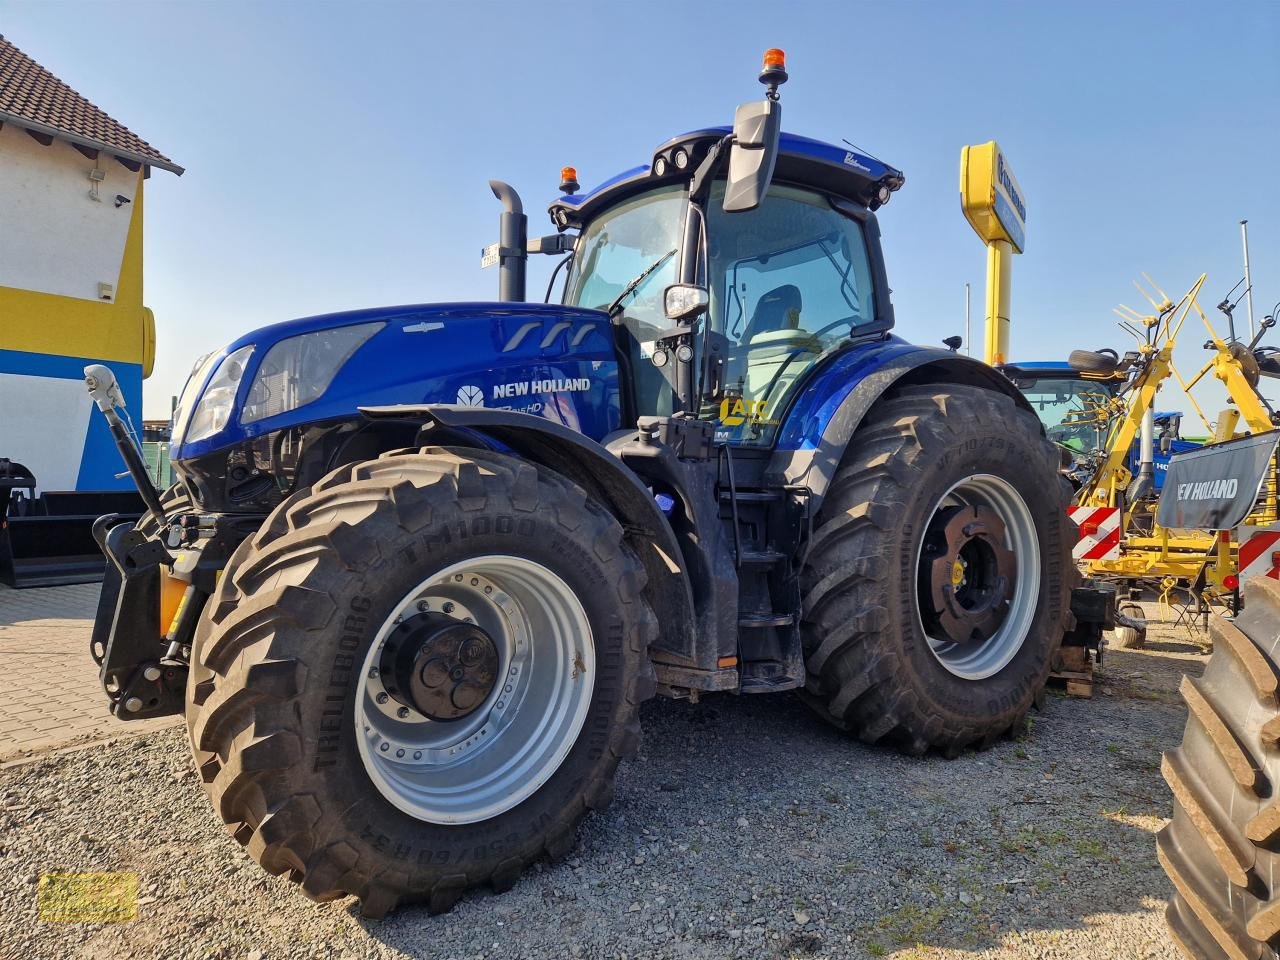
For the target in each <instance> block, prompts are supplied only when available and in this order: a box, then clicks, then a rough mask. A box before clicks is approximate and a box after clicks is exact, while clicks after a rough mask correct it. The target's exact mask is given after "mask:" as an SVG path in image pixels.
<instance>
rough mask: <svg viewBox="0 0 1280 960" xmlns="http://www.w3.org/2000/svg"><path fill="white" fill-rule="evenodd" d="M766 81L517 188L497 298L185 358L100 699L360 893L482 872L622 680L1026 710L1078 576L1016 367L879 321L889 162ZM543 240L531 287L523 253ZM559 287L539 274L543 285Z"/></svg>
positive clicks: (309, 888)
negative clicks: (798, 114)
mask: <svg viewBox="0 0 1280 960" xmlns="http://www.w3.org/2000/svg"><path fill="white" fill-rule="evenodd" d="M760 79H761V81H762V82H763V83H765V85H766V87H767V95H766V97H765V98H764V99H763V100H761V101H759V102H750V103H746V104H744V105H742V106H740V107H739V108H738V110H737V113H736V117H735V121H734V124H733V126H732V128H728V127H722V128H711V129H705V130H698V131H695V132H693V133H688V134H685V135H683V136H679V137H676V138H674V139H672V140H669V141H668V142H666V143H664V144H663V145H662V146H660V147H659V148H658V149H657V150H656V151H655V152H654V154H653V156H652V157H651V158H650V159H649V161H648V162H647V163H645V164H644V165H642V166H639V167H636V168H634V169H632V170H629V171H627V172H626V173H623V174H621V175H619V176H617V177H614V178H613V179H611V180H608V181H607V182H605V183H603V184H602V185H600V186H599V187H597V188H596V189H594V190H590V191H585V192H584V191H581V190H580V189H579V188H578V184H577V183H576V182H575V179H576V178H575V176H574V175H573V173H572V171H569V170H566V171H565V176H564V180H565V182H564V184H563V185H562V194H563V195H562V196H559V197H558V198H557V199H556V200H554V201H553V202H552V203H551V205H550V216H551V220H552V223H553V224H554V227H555V233H553V234H551V235H550V236H547V237H543V238H540V239H539V238H528V237H526V226H525V225H526V220H525V217H524V213H523V209H522V207H521V205H520V201H519V198H518V196H517V195H516V194H515V192H514V191H513V190H511V188H509V187H507V186H506V185H504V184H501V183H496V182H495V183H494V184H492V186H493V188H494V190H495V193H496V194H497V195H498V196H499V198H500V199H502V200H503V201H504V203H505V205H506V212H505V213H504V214H503V216H502V238H501V241H500V243H499V244H498V245H497V247H496V249H494V248H491V249H490V250H489V251H488V253H487V255H488V256H489V257H490V258H491V259H496V260H497V261H498V268H499V275H500V278H501V279H500V287H501V291H502V295H501V299H500V301H499V302H494V303H448V304H430V305H415V306H399V307H389V308H379V309H370V310H359V311H354V312H350V313H340V314H331V315H325V316H318V317H310V318H306V319H302V320H295V321H292V322H288V323H282V324H279V325H276V326H271V327H266V328H264V329H261V330H255V331H253V332H252V333H249V334H246V335H245V336H243V337H241V338H240V339H238V340H236V341H234V342H232V343H231V344H229V345H228V346H227V347H226V348H225V349H223V350H219V351H217V352H215V353H213V354H211V355H209V356H207V357H204V358H202V359H201V360H200V361H199V362H197V363H196V364H195V367H194V369H193V370H192V373H191V377H190V380H189V381H188V383H187V386H186V388H185V389H184V390H183V392H182V396H181V399H180V402H179V405H178V408H177V410H176V412H175V416H174V432H173V439H172V443H173V446H172V456H173V468H174V472H175V475H176V476H177V477H178V478H179V479H178V481H177V483H176V485H175V486H174V487H173V488H172V489H170V490H169V491H168V492H167V493H165V494H164V495H163V496H160V495H158V494H157V493H156V491H155V490H153V489H152V488H151V487H150V486H149V485H148V484H147V483H146V479H145V473H144V472H143V471H142V470H141V468H140V467H139V466H138V464H137V462H136V460H137V458H136V451H135V450H134V448H133V446H132V444H131V441H130V439H129V437H128V434H127V431H126V429H125V428H124V426H123V425H122V424H121V423H120V420H121V418H120V416H119V415H118V414H117V410H116V399H117V398H116V396H115V395H114V394H113V392H112V389H111V382H110V379H111V378H110V373H109V371H105V370H103V369H102V368H91V369H90V370H89V371H87V378H88V381H89V386H90V390H91V392H92V393H93V395H94V397H95V399H96V400H97V402H98V405H99V407H100V408H101V409H102V410H103V412H104V413H105V414H106V415H107V418H108V420H109V421H111V423H112V427H113V429H114V430H115V432H116V436H117V439H118V444H119V446H120V449H121V452H122V454H123V455H124V457H125V459H126V462H127V463H129V465H130V468H131V469H132V470H133V471H134V472H135V475H136V476H137V478H138V480H139V486H140V489H141V490H142V492H143V495H144V497H145V498H146V499H147V500H148V504H149V513H148V514H147V515H146V516H144V518H143V520H142V521H141V522H140V523H138V524H137V525H136V526H134V525H131V524H127V523H113V522H112V518H111V517H109V516H108V517H104V518H102V520H100V521H99V523H98V525H97V528H96V534H97V536H98V539H99V542H100V544H101V546H102V548H103V551H104V552H105V554H106V555H107V557H108V558H109V559H110V560H111V566H112V568H113V570H112V573H111V575H110V576H109V577H108V580H107V582H106V583H105V585H104V590H103V599H102V604H101V608H100V610H99V614H98V619H97V622H96V626H95V629H94V636H93V652H94V656H95V658H96V659H97V660H98V662H99V663H100V665H101V676H102V682H103V685H104V688H105V690H106V692H107V694H108V697H109V698H110V708H111V710H112V712H113V713H114V714H115V715H116V716H117V717H119V718H121V719H125V720H128V719H135V718H143V717H154V716H157V715H162V714H171V713H177V712H185V714H186V720H187V725H188V729H189V732H190V741H191V746H192V749H193V751H194V755H195V758H196V763H197V766H198V769H199V772H200V775H201V778H202V779H203V781H204V786H205V790H206V791H207V793H208V796H209V797H210V799H211V800H212V802H213V805H214V807H215V809H216V810H217V812H218V814H219V816H221V818H222V819H223V820H224V821H225V822H226V824H227V825H228V827H229V829H230V830H231V832H232V833H233V835H234V837H235V838H236V840H238V841H239V842H240V843H241V844H243V845H244V846H245V847H246V848H247V850H248V851H249V853H250V854H251V855H252V856H253V857H254V858H255V859H256V860H257V861H258V862H259V863H260V864H261V865H262V866H263V867H264V868H265V869H266V870H268V871H270V872H271V873H273V874H285V873H287V874H288V876H289V877H290V878H291V879H292V880H294V881H296V882H297V883H299V884H300V885H301V887H302V889H303V891H304V892H305V893H306V894H307V895H309V896H311V897H313V898H315V899H319V900H324V899H332V898H335V897H339V896H344V895H354V896H356V897H359V898H360V899H361V900H362V901H363V910H364V912H365V913H366V914H367V915H372V916H377V915H382V914H384V913H386V912H387V911H388V910H390V909H391V908H393V907H394V906H395V905H396V904H398V903H402V902H410V901H420V902H425V903H426V904H428V905H429V907H430V908H431V909H432V910H444V909H447V908H448V907H449V906H450V905H451V904H452V903H453V902H454V901H455V900H456V899H457V898H458V897H459V896H460V895H461V894H462V893H463V892H464V891H466V890H467V889H468V888H470V887H473V886H476V885H480V884H485V885H490V886H492V887H493V888H495V889H498V890H502V889H505V888H507V887H510V886H511V885H512V884H513V883H515V882H516V879H517V878H518V877H519V876H520V874H521V871H523V870H524V869H525V868H526V867H527V866H529V865H530V864H531V863H533V862H534V861H536V860H538V859H539V858H541V857H544V856H550V857H552V858H557V857H561V856H564V855H565V854H567V853H568V852H569V851H570V850H571V849H572V847H573V845H574V843H575V830H576V827H577V825H578V823H579V822H580V821H581V820H582V818H583V817H584V816H585V815H586V814H587V813H588V812H589V811H591V810H598V809H600V808H602V807H604V806H606V805H607V804H608V803H609V801H610V799H611V797H612V795H613V781H614V773H615V768H616V767H617V764H618V761H619V760H621V759H622V758H624V757H627V756H630V755H632V754H633V753H635V751H636V749H637V747H638V744H639V742H640V724H639V707H640V704H641V703H642V702H643V701H645V700H646V699H648V698H650V697H652V696H654V695H655V694H661V695H663V696H666V697H677V698H686V699H689V700H694V701H696V700H698V699H699V698H700V697H702V696H705V695H707V694H709V693H713V692H731V693H737V694H744V695H745V694H758V693H769V692H775V691H787V690H792V691H795V692H796V693H797V694H799V695H800V696H802V697H803V698H804V699H805V701H806V702H807V703H809V704H810V705H811V706H812V707H813V709H814V710H816V711H817V713H818V714H819V715H821V717H822V718H823V719H824V720H826V721H828V722H830V723H832V724H834V725H835V726H837V727H839V728H840V729H842V730H845V731H848V733H849V734H851V735H852V736H854V737H856V738H858V739H860V740H862V741H864V742H867V743H881V742H883V743H887V744H892V745H895V746H897V747H899V748H901V749H903V750H905V751H907V752H909V753H911V754H923V753H925V752H926V751H929V750H931V749H933V750H937V751H939V752H941V753H943V754H945V755H948V756H953V755H956V754H958V753H960V752H961V751H964V750H966V749H969V748H980V747H984V746H987V745H989V744H991V743H993V742H994V741H996V740H997V739H998V738H1001V737H1003V736H1005V735H1007V734H1009V733H1010V732H1011V731H1017V730H1020V729H1022V728H1023V726H1024V723H1025V717H1026V715H1027V712H1028V711H1029V710H1030V708H1031V707H1032V706H1033V705H1035V704H1037V703H1038V702H1039V701H1040V699H1041V698H1042V697H1043V691H1044V687H1045V682H1046V676H1047V674H1048V673H1049V671H1050V667H1051V661H1052V660H1053V658H1054V657H1055V654H1056V653H1057V651H1058V648H1059V646H1060V644H1061V643H1062V640H1063V635H1064V633H1066V632H1068V631H1071V630H1073V629H1077V628H1078V624H1079V622H1080V621H1081V620H1082V617H1083V614H1079V615H1073V613H1072V603H1073V591H1072V587H1073V585H1074V584H1075V573H1074V568H1073V566H1072V563H1071V546H1072V543H1073V541H1074V539H1075V538H1074V536H1073V531H1072V530H1071V528H1070V525H1069V522H1068V520H1067V518H1066V514H1065V512H1064V507H1065V505H1066V503H1067V500H1068V496H1069V493H1070V491H1069V488H1068V486H1067V484H1066V483H1065V481H1064V480H1063V479H1062V478H1061V476H1060V469H1059V468H1060V459H1059V455H1058V453H1057V452H1056V448H1055V447H1054V445H1053V443H1051V442H1050V441H1049V440H1048V439H1046V437H1045V435H1044V431H1043V429H1042V428H1041V424H1040V421H1039V420H1038V419H1037V418H1036V415H1035V413H1034V411H1033V410H1032V409H1031V407H1030V406H1029V404H1028V403H1027V401H1026V400H1025V399H1024V398H1023V396H1022V395H1021V394H1020V393H1019V392H1018V391H1017V389H1016V388H1015V387H1014V386H1013V384H1012V383H1011V382H1010V381H1009V380H1008V379H1007V378H1005V377H1003V376H1002V375H1000V374H999V373H997V372H996V371H994V370H992V369H991V368H989V367H987V366H985V365H983V364H981V363H979V362H977V361H974V360H970V359H968V358H967V357H965V356H962V355H960V354H958V353H957V352H955V351H954V350H945V349H935V348H930V347H922V346H915V345H912V344H910V343H907V342H906V341H904V340H902V339H900V338H899V337H897V336H895V335H894V334H893V333H892V328H893V325H894V314H893V307H892V305H891V303H890V299H889V284H888V281H887V279H886V275H885V265H884V260H883V257H882V254H881V247H880V231H879V226H878V222H877V218H876V214H875V211H876V210H877V209H878V208H879V207H881V206H882V205H883V204H884V203H886V202H887V201H888V200H889V199H890V197H891V196H892V194H893V192H894V191H895V190H897V189H899V188H900V187H901V186H902V184H903V176H902V173H901V172H900V171H898V170H896V169H894V168H893V167H890V166H888V165H886V164H884V163H881V162H880V161H878V160H875V159H873V158H871V157H869V156H864V155H863V154H861V153H858V152H857V151H855V150H852V149H846V148H845V147H839V146H833V145H831V144H827V143H822V142H819V141H817V140H811V139H808V138H805V137H800V136H793V135H790V134H786V133H782V132H781V129H780V109H781V108H780V103H779V99H778V85H779V84H781V83H782V82H784V81H785V80H786V72H785V69H784V65H783V63H782V62H781V59H780V57H779V56H778V55H777V54H771V55H770V57H769V58H767V60H766V66H765V69H764V71H763V72H762V74H761V77H760ZM533 251H536V252H558V253H560V254H562V255H563V262H562V263H561V267H562V268H563V269H564V275H563V276H564V279H563V288H562V292H561V294H560V297H559V301H560V302H558V303H529V302H526V301H525V296H524V294H525V290H524V272H525V266H526V258H527V255H528V253H530V252H533ZM548 299H550V295H549V296H548Z"/></svg>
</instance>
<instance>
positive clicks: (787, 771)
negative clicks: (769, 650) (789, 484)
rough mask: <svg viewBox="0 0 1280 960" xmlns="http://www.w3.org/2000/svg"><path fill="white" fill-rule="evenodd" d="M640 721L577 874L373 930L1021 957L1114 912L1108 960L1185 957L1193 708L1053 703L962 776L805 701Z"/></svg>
mask: <svg viewBox="0 0 1280 960" xmlns="http://www.w3.org/2000/svg"><path fill="white" fill-rule="evenodd" d="M1159 685H1160V686H1164V684H1163V683H1161V684H1159ZM1162 692H1163V691H1162ZM643 720H644V727H645V747H644V749H643V751H642V755H641V757H640V758H639V759H638V760H637V761H635V762H632V763H630V764H627V765H625V766H624V767H623V769H622V771H621V773H620V776H619V782H618V791H617V800H616V801H615V803H614V805H613V806H612V807H611V808H610V809H609V810H608V811H607V812H606V813H604V814H603V815H600V816H595V817H591V818H588V820H587V822H586V824H585V825H584V827H583V829H582V831H581V841H580V844H579V846H578V848H577V849H576V850H575V851H574V853H573V854H571V856H570V858H569V859H568V860H567V861H566V862H565V863H562V864H559V865H556V866H546V867H543V868H539V869H538V870H536V871H534V872H531V873H530V874H529V875H527V876H526V878H525V879H524V880H522V881H521V883H519V884H518V885H517V886H516V888H515V889H514V890H512V891H510V892H509V893H506V894H504V895H502V896H497V897H495V896H493V895H491V894H488V893H475V894H472V895H471V896H470V897H469V898H468V899H466V900H464V901H463V902H462V903H460V904H459V905H458V907H457V908H455V910H454V911H453V912H452V913H450V914H448V915H446V916H444V917H434V918H433V917H429V916H428V915H427V914H426V913H425V911H422V910H420V909H416V908H409V909H403V910H401V911H400V912H398V913H397V914H395V915H393V917H392V918H390V919H389V920H387V921H383V922H380V923H370V924H367V929H368V931H369V933H370V934H371V935H372V936H374V937H376V938H377V939H378V940H380V941H382V942H383V943H385V944H386V945H387V946H390V947H394V948H397V949H399V950H403V951H405V952H407V953H412V952H414V951H415V950H416V949H420V948H421V945H422V944H423V943H424V938H426V937H429V936H430V933H429V931H435V934H436V937H437V938H439V939H438V940H437V943H438V944H439V946H440V947H441V948H442V949H443V952H441V953H438V954H437V955H440V956H450V955H452V954H451V953H450V952H449V950H448V949H447V947H448V946H450V945H452V944H454V943H457V946H458V953H460V954H462V953H465V954H467V955H473V954H475V953H477V952H479V953H484V954H485V955H486V956H489V955H493V952H494V951H496V952H498V953H502V952H503V950H502V947H503V945H508V946H511V945H512V940H511V937H512V936H513V934H514V931H516V930H518V931H520V934H519V939H518V943H519V945H520V946H519V947H518V948H515V949H512V950H511V951H510V953H511V955H513V956H565V955H566V951H567V955H571V956H573V955H581V956H588V957H596V956H607V957H613V956H618V955H627V956H632V957H634V956H637V955H639V956H656V955H664V956H672V957H684V956H697V957H719V956H730V955H732V956H739V955H740V956H752V957H757V956H778V957H794V956H831V957H846V956H850V957H862V956H885V955H889V954H893V953H894V952H895V951H905V952H903V953H902V954H900V956H902V957H904V958H905V957H911V956H915V957H926V956H946V955H950V951H952V950H955V951H960V952H961V953H964V952H968V951H973V950H983V949H990V948H997V949H998V948H1001V947H1003V948H1004V949H1005V950H1007V951H1009V954H1008V955H1010V956H1022V955H1025V953H1024V950H1025V952H1031V951H1030V945H1031V944H1033V943H1034V944H1036V945H1037V949H1039V948H1046V949H1050V950H1051V948H1052V945H1053V944H1054V943H1055V942H1057V941H1058V940H1059V939H1061V938H1063V937H1064V936H1067V935H1069V934H1070V933H1071V932H1072V931H1082V930H1085V929H1086V928H1093V927H1096V926H1097V925H1098V923H1099V919H1098V918H1099V917H1100V916H1102V915H1106V914H1112V915H1120V916H1116V917H1114V918H1113V920H1112V925H1113V926H1114V927H1115V929H1116V930H1118V931H1120V932H1119V933H1117V934H1116V935H1117V936H1119V937H1121V941H1119V942H1117V943H1116V944H1115V945H1114V946H1113V947H1112V948H1111V949H1110V950H1102V949H1100V950H1099V951H1098V952H1097V953H1091V955H1095V956H1126V957H1128V956H1134V957H1136V956H1148V955H1150V956H1170V957H1172V956H1173V955H1174V954H1173V952H1172V947H1171V946H1170V945H1169V944H1168V942H1167V941H1166V940H1165V939H1164V934H1163V924H1162V921H1161V920H1160V913H1161V912H1162V908H1163V900H1164V899H1165V898H1166V897H1167V895H1168V892H1169V891H1168V886H1167V883H1166V881H1165V879H1164V876H1163V874H1162V873H1161V871H1160V869H1159V867H1158V865H1157V864H1156V860H1155V853H1154V837H1153V833H1154V831H1155V830H1156V829H1158V828H1159V826H1160V825H1161V822H1162V821H1161V819H1160V818H1162V817H1163V816H1164V815H1165V813H1166V812H1167V807H1168V804H1169V801H1168V798H1167V795H1166V792H1165V788H1164V785H1163V783H1162V781H1161V780H1160V775H1159V760H1160V752H1161V750H1163V749H1165V748H1166V747H1168V746H1171V745H1172V744H1173V743H1175V742H1177V740H1178V739H1179V738H1180V736H1181V726H1182V714H1181V711H1179V710H1176V709H1171V708H1170V707H1168V706H1166V705H1165V704H1164V703H1162V702H1154V701H1149V700H1142V699H1132V698H1129V697H1127V696H1108V695H1103V696H1100V697H1098V698H1096V699H1094V700H1092V701H1084V700H1068V699H1065V698H1060V697H1052V696H1051V697H1050V699H1049V702H1048V704H1047V707H1046V709H1045V710H1043V711H1041V712H1040V713H1038V714H1035V715H1034V720H1033V724H1032V726H1033V729H1032V731H1031V733H1030V735H1029V737H1027V738H1026V739H1025V740H1021V741H1009V742H1005V743H1002V744H999V745H997V746H996V747H994V748H992V749H991V750H989V751H986V752H984V753H981V754H976V755H975V754H969V755H966V756H963V757H961V758H959V759H957V760H954V761H950V762H948V761H944V760H942V759H941V758H937V757H928V758H924V759H912V758H907V757H902V756H899V755H897V754H895V753H892V752H889V751H887V750H882V749H874V748H868V747H865V746H863V745H861V744H859V743H857V742H854V741H851V740H849V739H847V738H846V737H844V736H843V735H842V734H840V733H838V732H837V731H834V730H832V729H831V728H830V727H828V726H826V725H825V724H823V723H821V722H820V721H818V720H817V719H816V718H814V717H813V716H812V715H811V714H810V712H809V711H808V710H807V708H805V707H804V706H803V705H802V704H801V703H799V702H798V701H797V700H795V699H793V698H789V697H759V698H737V697H732V696H727V695H726V696H720V697H713V698H708V699H704V701H703V702H702V703H701V704H700V705H696V706H695V705H690V704H687V703H675V702H670V701H654V702H651V703H649V704H648V705H647V706H646V707H645V710H644V715H643ZM1139 921H1141V922H1139ZM1089 935H1090V936H1091V937H1092V935H1093V932H1092V931H1090V932H1089ZM931 950H932V951H934V952H932V953H931V952H930V951H931ZM575 951H580V952H575ZM912 951H915V952H914V953H913V952H912Z"/></svg>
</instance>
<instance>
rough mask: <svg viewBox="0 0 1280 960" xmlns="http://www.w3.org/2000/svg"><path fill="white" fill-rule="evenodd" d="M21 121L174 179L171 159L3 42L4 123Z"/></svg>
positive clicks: (0, 88)
mask: <svg viewBox="0 0 1280 960" xmlns="http://www.w3.org/2000/svg"><path fill="white" fill-rule="evenodd" d="M3 115H7V116H8V117H9V118H13V120H14V122H16V123H17V124H19V125H21V122H22V121H23V120H26V121H29V122H31V123H35V124H42V125H44V126H45V127H52V128H53V129H55V130H58V131H60V132H62V133H65V134H69V135H71V136H73V137H78V138H80V139H81V140H87V141H90V142H91V143H93V144H94V145H96V146H100V147H102V148H103V149H105V150H108V151H111V150H116V151H123V152H124V153H126V154H128V155H129V157H128V158H129V159H139V160H143V161H146V162H148V163H153V164H155V165H156V166H159V167H162V168H164V169H166V170H172V171H173V172H175V173H181V172H182V168H181V167H178V166H177V165H176V164H174V163H173V161H172V160H170V159H169V158H168V157H166V156H165V155H164V154H163V153H161V152H160V151H159V150H157V149H156V148H155V147H153V146H151V144H149V143H147V141H145V140H143V139H142V138H141V137H139V136H138V135H137V134H136V133H134V132H133V131H132V130H130V129H129V128H128V127H126V126H124V124H122V123H119V122H117V121H115V120H113V119H111V117H109V116H107V115H106V113H104V112H103V111H102V110H100V109H99V108H98V107H96V106H94V105H93V104H92V103H90V102H89V101H88V100H86V99H85V98H84V97H82V96H81V95H80V94H78V93H76V91H74V90H72V89H71V88H70V87H69V86H67V85H66V84H65V83H63V82H62V81H61V80H59V79H58V78H57V77H55V76H54V75H53V74H51V73H50V72H49V71H48V70H46V69H45V68H44V67H42V66H40V64H38V63H36V62H35V61H34V60H32V59H31V58H30V57H29V56H27V55H26V54H25V53H23V52H22V51H21V50H19V49H18V48H17V47H15V46H14V45H13V44H12V43H10V42H9V41H8V40H7V39H5V37H4V36H0V119H4V116H3Z"/></svg>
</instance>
